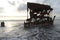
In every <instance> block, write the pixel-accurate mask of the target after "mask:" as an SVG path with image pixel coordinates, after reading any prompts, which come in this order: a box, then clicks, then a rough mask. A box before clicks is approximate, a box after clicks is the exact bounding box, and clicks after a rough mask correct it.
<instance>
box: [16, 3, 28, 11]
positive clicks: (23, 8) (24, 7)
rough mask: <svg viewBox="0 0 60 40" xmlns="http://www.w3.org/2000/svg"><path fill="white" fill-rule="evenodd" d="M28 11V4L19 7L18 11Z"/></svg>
mask: <svg viewBox="0 0 60 40" xmlns="http://www.w3.org/2000/svg"><path fill="white" fill-rule="evenodd" d="M26 9H27V4H20V5H19V7H18V8H17V10H18V11H22V10H26Z"/></svg>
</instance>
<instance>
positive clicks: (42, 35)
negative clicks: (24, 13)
mask: <svg viewBox="0 0 60 40" xmlns="http://www.w3.org/2000/svg"><path fill="white" fill-rule="evenodd" d="M23 22H24V21H5V25H6V26H5V27H0V40H60V19H56V20H55V22H54V25H53V26H50V27H38V26H37V27H35V28H28V29H25V28H24V24H23Z"/></svg>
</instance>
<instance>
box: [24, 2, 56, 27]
mask: <svg viewBox="0 0 60 40" xmlns="http://www.w3.org/2000/svg"><path fill="white" fill-rule="evenodd" d="M51 11H53V8H51V6H49V5H45V4H38V3H30V2H27V19H26V20H25V21H24V27H25V28H29V27H32V26H37V25H42V26H49V25H53V23H54V20H55V16H54V17H50V12H51ZM28 12H29V14H30V18H28Z"/></svg>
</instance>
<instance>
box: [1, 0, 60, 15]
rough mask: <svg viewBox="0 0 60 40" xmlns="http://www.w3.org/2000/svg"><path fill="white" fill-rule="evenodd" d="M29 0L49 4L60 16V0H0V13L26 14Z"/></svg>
mask: <svg viewBox="0 0 60 40" xmlns="http://www.w3.org/2000/svg"><path fill="white" fill-rule="evenodd" d="M27 2H35V3H40V4H48V5H50V6H51V7H52V8H53V9H54V10H53V12H54V13H55V14H56V15H57V16H60V15H59V13H60V0H58V1H57V0H0V15H5V16H26V8H27V5H26V4H27ZM22 13H25V15H23V14H22Z"/></svg>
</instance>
